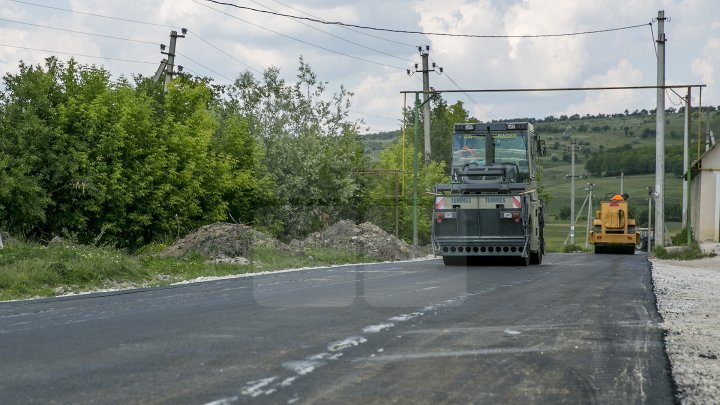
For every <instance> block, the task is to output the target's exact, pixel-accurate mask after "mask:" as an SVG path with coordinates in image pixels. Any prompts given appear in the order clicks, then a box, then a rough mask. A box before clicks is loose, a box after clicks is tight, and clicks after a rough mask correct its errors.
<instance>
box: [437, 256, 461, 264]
mask: <svg viewBox="0 0 720 405" xmlns="http://www.w3.org/2000/svg"><path fill="white" fill-rule="evenodd" d="M443 263H444V264H445V265H446V266H466V265H467V257H465V256H443Z"/></svg>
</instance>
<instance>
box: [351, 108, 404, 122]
mask: <svg viewBox="0 0 720 405" xmlns="http://www.w3.org/2000/svg"><path fill="white" fill-rule="evenodd" d="M348 111H350V112H351V113H355V114H359V115H365V116H367V117H373V118H380V119H384V120H391V121H400V118H397V117H395V118H392V117H385V116H383V115H376V114H369V113H364V112H360V111H355V110H348Z"/></svg>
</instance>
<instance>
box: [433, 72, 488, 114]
mask: <svg viewBox="0 0 720 405" xmlns="http://www.w3.org/2000/svg"><path fill="white" fill-rule="evenodd" d="M444 74H445V77H447V78H448V80H450V82H451V83H452V84H453V85H455V87H457V88H458V90H462V87H460V85H458V84H457V83H456V82H455V80H453V78H452V77H450V75H449V74H447V73H444ZM463 94H464V95H465V97H467V98H468V100H470V102H471V103H472V104H473V105H474V106H476V107H477V108H479V109H480V110H481V111H482V112H484V113H485V115H487V116H488V117H490V119H493V120H496V121H499V120H500V118H498V117H496V116H495V114H493V113H491V112H490V110H488V109H487V108H485V106H483V105H482V104H479V103H477V102H476V101H475V100H473V98H472V97H470V94H469V93H465V92H463Z"/></svg>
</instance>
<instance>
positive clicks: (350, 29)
mask: <svg viewBox="0 0 720 405" xmlns="http://www.w3.org/2000/svg"><path fill="white" fill-rule="evenodd" d="M272 1H274V2H275V3H278V4H282V5H283V6H285V7H288V8H290V9H292V10H295V11H299V12H301V13H303V14H305V15H309V16H310V17H314V18H317V19H321V18H320V17H318V16H316V15H313V14H310V13H308V12H306V11H303V10H300V9H299V8H295V7H293V6H291V5H289V4H286V3H283V2H282V1H279V0H272ZM323 21H327V20H323ZM340 27H341V28H344V29H346V30H348V31H352V32H355V33H357V34H361V35H365V36H368V37H371V38H375V39H379V40H381V41H386V42H391V43H393V44H397V45H404V46H410V47H412V48H415V45H413V44H408V43H405V42H400V41H395V40H392V39H387V38H383V37H379V36H377V35H372V34H369V33H367V32H363V31H359V30H355V29H352V28H350V27H346V26H340Z"/></svg>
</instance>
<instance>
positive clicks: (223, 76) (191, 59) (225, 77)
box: [175, 50, 233, 82]
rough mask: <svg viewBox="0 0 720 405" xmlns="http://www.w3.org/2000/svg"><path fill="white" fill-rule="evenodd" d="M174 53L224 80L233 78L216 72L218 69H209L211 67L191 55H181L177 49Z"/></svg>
mask: <svg viewBox="0 0 720 405" xmlns="http://www.w3.org/2000/svg"><path fill="white" fill-rule="evenodd" d="M175 54H177V55H180V56H182V57H183V58H185V59H187V60H189V61H190V62H192V63H194V64H196V65H198V66H200V67H202V68H204V69H205V70H207V71H210V72H212V73H215V74H216V75H218V76H220V77H222V78H223V79H225V80H228V81H230V82H232V81H233V79H231V78H229V77H227V76H225V75H224V74H222V73H220V72H218V71H216V70H213V69H211V68H209V67H207V66H205V65H203V64H202V63H200V62H198V61H196V60H195V59H193V58H191V57H189V56H187V55H183V54H182V53H180V52H178V51H177V50H176V51H175Z"/></svg>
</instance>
